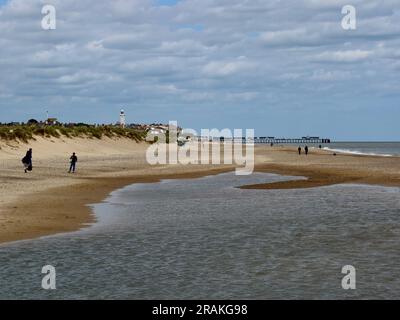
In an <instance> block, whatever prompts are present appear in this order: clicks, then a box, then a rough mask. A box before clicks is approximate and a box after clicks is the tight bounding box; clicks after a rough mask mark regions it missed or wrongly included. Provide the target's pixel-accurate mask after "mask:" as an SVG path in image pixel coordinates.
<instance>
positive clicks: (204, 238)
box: [0, 173, 400, 299]
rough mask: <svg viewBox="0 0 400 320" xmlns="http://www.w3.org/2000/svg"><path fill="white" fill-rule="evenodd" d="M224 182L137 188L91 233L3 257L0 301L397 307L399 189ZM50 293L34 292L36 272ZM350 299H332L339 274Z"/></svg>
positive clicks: (12, 249)
mask: <svg viewBox="0 0 400 320" xmlns="http://www.w3.org/2000/svg"><path fill="white" fill-rule="evenodd" d="M287 179H289V178H288V177H282V176H277V175H271V174H263V173H256V174H254V175H252V176H250V177H243V176H242V177H238V176H235V175H234V174H233V173H229V174H222V175H218V176H212V177H205V178H200V179H191V180H168V181H162V182H161V183H155V184H136V185H132V186H129V187H126V188H124V189H121V190H119V191H116V192H114V193H113V194H112V195H111V196H110V197H109V198H108V199H107V201H106V202H105V203H102V204H98V205H95V206H94V208H95V212H96V214H97V216H98V219H99V221H98V223H96V224H95V225H93V226H92V227H90V228H88V229H85V230H82V231H79V232H74V233H69V234H64V235H58V236H51V237H45V238H42V239H38V240H34V241H21V242H18V243H13V244H8V245H3V246H1V247H0V265H1V267H0V279H1V280H0V298H2V299H10V298H23V299H30V298H37V299H43V298H49V299H61V298H71V299H77V298H107V299H122V298H126V299H200V298H209V299H290V298H294V299H300V298H312V299H316V298H325V299H333V298H339V299H343V298H377V299H381V298H400V263H399V261H400V197H399V191H400V189H399V188H385V187H375V186H359V185H337V186H329V187H323V188H313V189H303V190H302V189H298V190H241V189H238V188H235V186H239V185H243V184H253V183H261V182H266V181H270V182H272V181H280V180H287ZM46 264H51V265H53V266H55V267H56V270H57V289H56V290H53V291H46V290H43V289H41V279H42V276H43V275H42V274H41V268H42V266H44V265H46ZM347 264H350V265H353V266H354V267H355V268H356V270H357V289H356V290H343V289H342V288H341V279H342V277H343V276H344V275H342V274H341V269H342V267H343V266H344V265H347Z"/></svg>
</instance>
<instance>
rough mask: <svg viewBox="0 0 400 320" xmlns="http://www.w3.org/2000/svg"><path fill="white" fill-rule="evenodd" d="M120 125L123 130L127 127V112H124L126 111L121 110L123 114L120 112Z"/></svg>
mask: <svg viewBox="0 0 400 320" xmlns="http://www.w3.org/2000/svg"><path fill="white" fill-rule="evenodd" d="M119 125H120V126H121V127H122V128H125V126H126V121H125V111H124V109H121V112H120V114H119Z"/></svg>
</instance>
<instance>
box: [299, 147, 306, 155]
mask: <svg viewBox="0 0 400 320" xmlns="http://www.w3.org/2000/svg"><path fill="white" fill-rule="evenodd" d="M297 150H298V151H299V155H301V147H300V146H299V147H298V148H297ZM304 153H305V154H306V155H308V146H305V147H304Z"/></svg>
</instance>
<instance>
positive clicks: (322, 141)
mask: <svg viewBox="0 0 400 320" xmlns="http://www.w3.org/2000/svg"><path fill="white" fill-rule="evenodd" d="M254 143H268V144H271V143H273V144H283V143H288V144H307V143H308V144H313V143H314V144H325V143H331V139H326V138H320V137H302V138H294V139H293V138H275V137H255V138H254Z"/></svg>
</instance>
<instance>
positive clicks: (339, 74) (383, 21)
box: [0, 0, 400, 140]
mask: <svg viewBox="0 0 400 320" xmlns="http://www.w3.org/2000/svg"><path fill="white" fill-rule="evenodd" d="M45 4H51V5H53V6H54V7H55V8H56V10H57V28H56V30H43V29H42V27H41V20H42V17H43V15H42V14H41V9H42V7H43V5H45ZM347 4H350V5H353V6H354V7H355V8H356V10H357V28H356V30H344V29H343V28H342V24H341V20H342V17H343V15H342V13H341V10H342V7H343V6H344V5H347ZM0 31H1V34H0V47H1V50H0V70H1V72H0V122H8V121H26V120H27V119H29V118H37V119H43V118H44V117H45V112H46V110H49V112H50V114H51V115H52V116H54V117H57V118H59V119H60V120H61V121H74V122H75V121H85V122H90V123H100V122H115V121H117V120H118V113H119V109H120V108H121V107H123V108H124V109H125V110H126V112H127V120H128V122H134V123H140V122H153V121H156V122H168V120H178V122H179V124H180V125H182V126H184V127H190V128H194V129H200V128H214V127H216V128H219V129H222V128H232V129H233V128H243V129H245V128H254V129H255V130H256V135H258V136H260V135H273V136H284V137H297V136H303V135H318V136H324V137H331V138H334V139H338V140H400V105H399V102H400V100H399V98H400V3H399V1H398V0H345V1H341V0H181V1H176V0H107V1H106V0H97V1H94V0H62V1H61V0H46V1H41V0H9V1H6V0H0Z"/></svg>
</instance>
